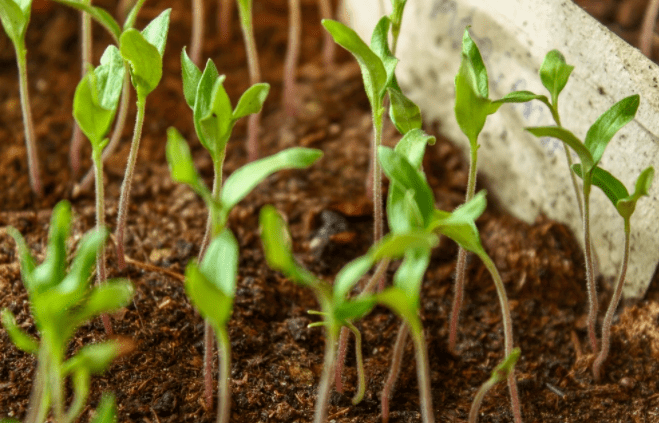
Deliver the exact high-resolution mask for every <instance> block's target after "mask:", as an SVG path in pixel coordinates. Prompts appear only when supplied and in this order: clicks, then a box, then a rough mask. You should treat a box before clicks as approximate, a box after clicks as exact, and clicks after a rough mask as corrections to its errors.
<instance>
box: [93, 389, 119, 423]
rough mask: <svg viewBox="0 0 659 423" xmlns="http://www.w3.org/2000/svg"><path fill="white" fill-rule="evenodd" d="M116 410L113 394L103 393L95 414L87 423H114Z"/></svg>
mask: <svg viewBox="0 0 659 423" xmlns="http://www.w3.org/2000/svg"><path fill="white" fill-rule="evenodd" d="M116 422H117V411H116V406H115V399H114V395H112V394H108V393H103V396H101V403H100V404H99V406H98V408H97V409H96V414H95V415H94V417H93V419H92V420H90V422H89V423H116Z"/></svg>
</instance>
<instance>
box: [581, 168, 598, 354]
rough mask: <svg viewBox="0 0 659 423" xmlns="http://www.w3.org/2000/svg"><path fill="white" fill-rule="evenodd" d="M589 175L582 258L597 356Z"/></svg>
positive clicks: (590, 332)
mask: <svg viewBox="0 0 659 423" xmlns="http://www.w3.org/2000/svg"><path fill="white" fill-rule="evenodd" d="M590 184H591V182H590V175H587V174H585V175H584V182H583V191H584V195H583V198H584V207H583V236H584V257H585V260H586V286H587V289H588V339H589V341H590V348H591V350H592V352H593V354H597V334H596V325H597V313H598V311H599V304H598V302H597V287H596V286H595V274H594V271H593V252H592V247H591V245H590V186H591V185H590Z"/></svg>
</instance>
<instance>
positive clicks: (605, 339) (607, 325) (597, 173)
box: [572, 164, 654, 382]
mask: <svg viewBox="0 0 659 423" xmlns="http://www.w3.org/2000/svg"><path fill="white" fill-rule="evenodd" d="M572 169H573V170H574V173H576V174H577V175H578V176H579V177H582V176H583V172H582V168H581V165H579V164H576V165H574V166H573V167H572ZM653 178H654V168H653V167H652V166H650V167H648V168H647V169H645V170H644V171H643V172H641V174H640V175H639V177H638V179H636V187H635V188H634V193H633V194H632V195H629V192H628V191H627V188H625V186H624V185H623V184H622V182H620V181H619V180H618V179H617V178H616V177H615V176H613V175H611V174H610V173H609V172H607V171H606V170H604V169H602V168H600V167H597V166H596V167H595V168H594V169H593V171H592V183H593V185H595V186H596V187H599V188H600V189H601V190H602V191H604V194H606V196H607V198H608V199H609V200H611V203H613V206H614V207H615V208H616V210H617V211H618V214H619V215H620V217H622V219H623V221H624V222H625V227H624V231H625V245H624V248H623V255H622V263H621V265H620V273H619V274H618V279H617V280H616V283H615V285H614V290H613V296H612V297H611V302H610V303H609V308H608V309H607V310H606V315H605V316H604V322H603V323H602V348H601V349H600V351H599V354H598V355H597V358H596V359H595V361H594V362H593V376H594V378H595V381H596V382H599V381H600V379H601V372H602V367H603V365H604V362H605V361H606V357H607V356H608V355H609V348H610V346H611V324H612V323H613V315H614V314H615V312H616V309H617V308H618V304H619V303H620V297H621V295H622V288H623V286H624V285H625V275H626V273H627V264H628V263H629V240H630V236H631V223H630V221H631V217H632V214H634V211H635V210H636V202H637V201H638V200H639V199H640V198H641V197H643V196H647V195H649V194H648V192H649V191H650V187H651V186H652V179H653Z"/></svg>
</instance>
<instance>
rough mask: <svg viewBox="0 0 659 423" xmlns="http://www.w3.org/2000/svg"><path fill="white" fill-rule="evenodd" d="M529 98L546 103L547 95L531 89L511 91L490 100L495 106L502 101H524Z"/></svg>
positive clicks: (529, 99) (502, 102)
mask: <svg viewBox="0 0 659 423" xmlns="http://www.w3.org/2000/svg"><path fill="white" fill-rule="evenodd" d="M531 100H540V101H542V102H543V103H545V104H548V100H547V96H544V95H538V94H534V93H532V92H531V91H513V92H510V93H508V94H506V95H505V96H503V97H501V98H500V99H498V100H495V101H493V102H492V106H493V107H497V108H498V106H500V105H502V104H504V103H526V102H527V101H531Z"/></svg>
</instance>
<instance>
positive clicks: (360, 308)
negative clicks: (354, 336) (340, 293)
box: [334, 295, 377, 322]
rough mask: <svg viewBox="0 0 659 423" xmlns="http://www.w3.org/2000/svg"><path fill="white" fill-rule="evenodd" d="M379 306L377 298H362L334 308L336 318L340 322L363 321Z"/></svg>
mask: <svg viewBox="0 0 659 423" xmlns="http://www.w3.org/2000/svg"><path fill="white" fill-rule="evenodd" d="M376 304H377V301H376V298H375V296H372V295H369V296H367V297H360V298H356V299H354V300H350V301H344V302H341V303H339V305H337V306H336V307H335V308H334V318H335V319H336V320H338V321H339V322H345V321H346V320H357V319H361V318H362V317H364V316H365V315H367V314H368V313H370V312H371V310H373V307H375V305H376Z"/></svg>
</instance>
